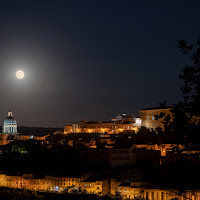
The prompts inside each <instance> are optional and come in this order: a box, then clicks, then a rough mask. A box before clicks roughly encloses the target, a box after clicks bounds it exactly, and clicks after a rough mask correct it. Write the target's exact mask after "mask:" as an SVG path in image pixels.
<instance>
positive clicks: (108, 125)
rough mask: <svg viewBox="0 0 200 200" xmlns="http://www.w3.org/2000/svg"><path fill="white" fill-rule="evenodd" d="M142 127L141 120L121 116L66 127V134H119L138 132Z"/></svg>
mask: <svg viewBox="0 0 200 200" xmlns="http://www.w3.org/2000/svg"><path fill="white" fill-rule="evenodd" d="M140 126H141V120H140V118H134V117H133V116H126V115H125V114H121V115H118V116H116V119H112V120H111V121H104V122H102V121H82V122H78V123H74V124H73V125H71V126H70V125H66V126H65V127H64V133H65V134H67V133H108V134H119V133H122V132H132V133H135V132H138V128H139V127H140Z"/></svg>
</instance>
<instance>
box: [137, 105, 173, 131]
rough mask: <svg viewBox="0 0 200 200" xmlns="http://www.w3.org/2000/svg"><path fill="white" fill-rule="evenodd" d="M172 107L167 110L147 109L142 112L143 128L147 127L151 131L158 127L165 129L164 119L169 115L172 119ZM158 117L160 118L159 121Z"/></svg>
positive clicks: (166, 108)
mask: <svg viewBox="0 0 200 200" xmlns="http://www.w3.org/2000/svg"><path fill="white" fill-rule="evenodd" d="M171 110H172V107H165V108H160V107H159V108H147V109H143V110H140V119H141V120H142V123H141V126H145V127H147V128H149V129H154V130H155V129H156V128H157V127H160V128H164V127H163V123H162V122H163V121H164V118H165V117H166V116H167V115H169V116H170V117H171V119H172V112H171ZM156 116H160V117H159V119H157V118H156Z"/></svg>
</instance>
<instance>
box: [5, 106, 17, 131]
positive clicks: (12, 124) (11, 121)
mask: <svg viewBox="0 0 200 200" xmlns="http://www.w3.org/2000/svg"><path fill="white" fill-rule="evenodd" d="M2 132H3V133H4V134H16V133H17V122H16V120H15V118H14V117H13V114H12V112H11V110H9V112H8V116H7V117H6V119H5V120H4V124H3V130H2Z"/></svg>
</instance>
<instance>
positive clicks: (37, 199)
mask: <svg viewBox="0 0 200 200" xmlns="http://www.w3.org/2000/svg"><path fill="white" fill-rule="evenodd" d="M0 199H1V200H64V199H65V200H95V199H98V200H114V199H115V200H120V199H121V197H115V198H112V197H109V196H107V195H106V196H97V195H95V194H86V192H85V191H72V192H71V193H50V192H36V191H28V190H19V189H10V188H5V187H0Z"/></svg>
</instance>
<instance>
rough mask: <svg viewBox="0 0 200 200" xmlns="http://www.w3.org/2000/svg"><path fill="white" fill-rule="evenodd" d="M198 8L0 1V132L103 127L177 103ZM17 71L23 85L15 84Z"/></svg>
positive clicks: (194, 4)
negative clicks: (6, 128) (182, 43)
mask: <svg viewBox="0 0 200 200" xmlns="http://www.w3.org/2000/svg"><path fill="white" fill-rule="evenodd" d="M199 8H200V2H199V1H184V0H180V1H178V0H177V1H172V0H171V1H149V0H146V1H134V0H130V1H129V0H123V1H122V0H121V1H118V0H91V1H87V0H80V1H78V0H71V1H70V0H65V1H64V0H63V1H62V0H54V1H53V0H52V1H51V0H46V1H45V0H38V1H37V0H32V1H31V0H25V1H21V0H13V1H11V0H5V1H3V0H1V1H0V81H1V84H0V93H1V101H0V125H2V124H3V120H4V118H5V117H6V115H7V111H8V109H9V108H10V107H11V108H12V110H13V113H14V116H15V118H16V120H17V122H18V124H19V125H28V126H49V127H54V126H59V127H63V126H64V124H66V123H72V122H77V121H80V120H108V119H110V118H113V117H115V115H117V114H119V113H127V114H132V115H135V116H139V110H140V109H143V108H146V107H152V106H158V105H159V102H163V101H164V100H165V99H166V100H167V103H168V105H170V104H172V103H176V102H177V101H178V100H179V99H180V98H181V91H180V87H181V84H182V83H181V81H180V80H179V78H178V76H179V74H180V71H181V69H182V68H183V67H184V65H185V64H187V62H188V60H187V59H186V58H185V57H184V56H183V55H182V54H181V53H180V52H179V50H178V49H177V47H176V46H177V41H178V40H179V39H186V40H188V41H190V42H194V41H195V40H196V39H197V38H198V36H199V35H200V34H199V33H200V25H199V22H200V12H199ZM18 69H21V70H23V71H24V72H25V78H24V79H22V80H18V79H16V77H15V73H16V71H17V70H18Z"/></svg>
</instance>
